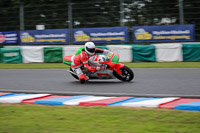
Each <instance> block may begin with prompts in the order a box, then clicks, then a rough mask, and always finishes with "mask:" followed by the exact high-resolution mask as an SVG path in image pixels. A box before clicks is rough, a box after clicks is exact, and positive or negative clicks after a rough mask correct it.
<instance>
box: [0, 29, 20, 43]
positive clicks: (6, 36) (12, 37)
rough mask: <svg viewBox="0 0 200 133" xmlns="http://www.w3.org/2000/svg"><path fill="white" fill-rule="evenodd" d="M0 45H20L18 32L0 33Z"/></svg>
mask: <svg viewBox="0 0 200 133" xmlns="http://www.w3.org/2000/svg"><path fill="white" fill-rule="evenodd" d="M0 43H18V34H17V31H9V32H0Z"/></svg>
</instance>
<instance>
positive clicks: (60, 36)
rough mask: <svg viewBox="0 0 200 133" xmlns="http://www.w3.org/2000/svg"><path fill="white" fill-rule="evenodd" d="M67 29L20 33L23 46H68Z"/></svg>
mask: <svg viewBox="0 0 200 133" xmlns="http://www.w3.org/2000/svg"><path fill="white" fill-rule="evenodd" d="M67 34H68V33H67V29H52V30H26V31H20V43H21V44H22V45H23V44H67V43H68V39H67Z"/></svg>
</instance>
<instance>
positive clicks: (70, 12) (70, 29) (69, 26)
mask: <svg viewBox="0 0 200 133" xmlns="http://www.w3.org/2000/svg"><path fill="white" fill-rule="evenodd" d="M72 34H73V31H72V3H71V1H70V0H69V2H68V37H69V44H70V45H72V41H73V39H72V37H73V36H72Z"/></svg>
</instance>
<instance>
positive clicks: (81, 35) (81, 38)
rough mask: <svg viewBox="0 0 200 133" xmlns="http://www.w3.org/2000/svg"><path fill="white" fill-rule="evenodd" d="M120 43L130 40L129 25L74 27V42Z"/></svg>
mask: <svg viewBox="0 0 200 133" xmlns="http://www.w3.org/2000/svg"><path fill="white" fill-rule="evenodd" d="M87 41H92V42H94V43H118V42H128V41H129V38H128V27H126V26H122V27H103V28H80V29H74V43H76V44H78V43H85V42H87Z"/></svg>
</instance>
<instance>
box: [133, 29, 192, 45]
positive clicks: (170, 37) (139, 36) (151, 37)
mask: <svg viewBox="0 0 200 133" xmlns="http://www.w3.org/2000/svg"><path fill="white" fill-rule="evenodd" d="M133 41H134V42H174V41H194V25H166V26H134V27H133Z"/></svg>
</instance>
